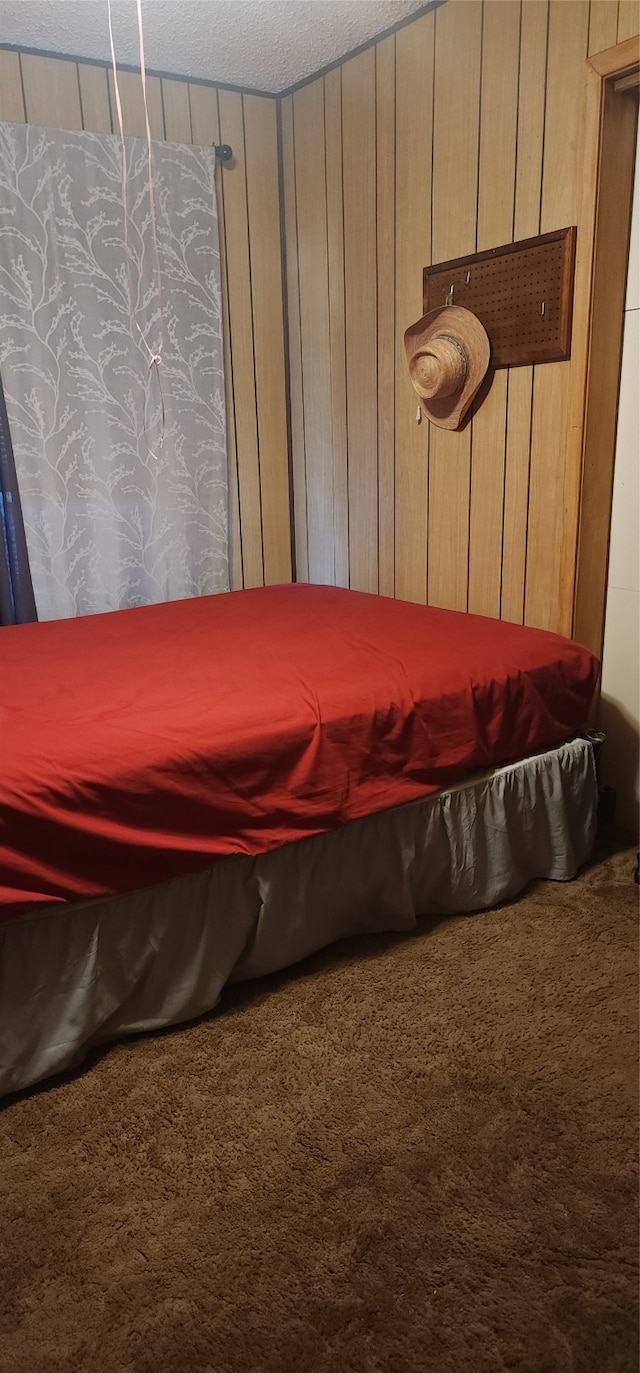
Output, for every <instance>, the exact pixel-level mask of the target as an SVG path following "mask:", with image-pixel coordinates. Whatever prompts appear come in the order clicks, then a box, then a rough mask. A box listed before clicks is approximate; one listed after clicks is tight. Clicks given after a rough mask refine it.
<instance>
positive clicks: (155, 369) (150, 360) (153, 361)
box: [107, 0, 165, 461]
mask: <svg viewBox="0 0 640 1373" xmlns="http://www.w3.org/2000/svg"><path fill="white" fill-rule="evenodd" d="M136 2H137V11H138V40H139V45H140V76H141V79H142V100H143V104H144V118H145V128H146V134H147V167H148V177H149V205H150V209H151V235H152V243H153V253H154V267H155V275H156V288H157V294H158V306H159V310H160V321H161V328H162V319H163V309H162V277H161V272H160V252H159V247H158V228H157V221H156V208H155V187H154V181H153V153H152V148H151V125H150V123H149V103H148V100H147V73H146V65H145V57H144V26H143V22H142V0H136ZM107 15H108V19H109V42H110V45H111V64H112V67H113V88H114V94H115V100H116V112H117V115H118V128H119V130H120V146H121V149H122V209H123V214H124V253H125V265H126V276H127V291H128V295H129V308H130V313H131V320H132V322H133V324H134V326H135V328H136V330H137V332H138V335H139V337H140V343H141V345H142V347H143V349H144V351H145V354H146V357H147V364H148V365H147V381H146V385H145V404H144V421H143V426H144V434H145V436H146V435H147V432H148V424H147V418H148V411H149V382H150V379H151V376H152V375H155V378H156V381H157V384H158V392H159V397H160V439H159V444H158V446H159V448H160V449H161V448H162V445H163V443H164V429H165V406H164V394H163V390H162V381H161V379H160V371H159V369H160V365H161V363H162V336H161V339H160V347H159V348H158V349H155V350H154V349H153V348H151V347H150V346H149V344H148V342H147V339H146V336H145V334H144V332H143V330H142V329H141V328H140V325H139V323H138V320H137V318H136V307H135V300H134V294H133V286H132V281H131V250H130V247H129V233H128V227H127V226H128V216H127V148H126V143H125V137H124V119H123V116H122V101H121V99H120V86H119V84H118V64H117V62H116V48H115V42H114V37H113V16H112V13H111V0H107ZM149 452H150V454H151V457H152V458H155V457H156V455H155V453H154V452H153V450H152V449H151V448H150V449H149ZM156 461H157V459H156Z"/></svg>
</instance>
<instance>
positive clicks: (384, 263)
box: [376, 37, 396, 596]
mask: <svg viewBox="0 0 640 1373" xmlns="http://www.w3.org/2000/svg"><path fill="white" fill-rule="evenodd" d="M395 52H396V47H395V38H393V37H390V38H383V39H382V42H380V43H377V44H376V157H377V173H376V180H377V196H376V206H377V217H378V222H377V250H378V263H377V276H378V582H379V590H380V594H381V595H383V596H393V592H394V583H395V490H394V487H395V432H394V430H395V328H396V318H395V291H394V286H395V271H394V259H395V218H394V186H395V87H396V79H395V77H396V72H395V68H396V59H395Z"/></svg>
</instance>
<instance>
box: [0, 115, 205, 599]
mask: <svg viewBox="0 0 640 1373" xmlns="http://www.w3.org/2000/svg"><path fill="white" fill-rule="evenodd" d="M126 148H127V169H128V182H127V220H126V240H127V242H128V252H125V219H124V212H123V206H122V155H121V145H120V140H119V138H114V137H103V136H99V135H96V134H88V133H71V132H65V131H58V130H51V129H39V128H35V127H33V126H30V125H14V124H0V368H1V369H2V376H3V379H4V387H5V395H6V402H7V411H8V416H9V424H10V428H11V434H12V438H13V449H14V454H15V465H16V470H17V476H18V485H19V489H20V496H21V501H22V509H23V515H24V527H25V533H26V541H27V547H28V552H29V561H30V565H31V573H32V578H33V587H34V592H35V600H36V606H37V610H38V616H39V618H40V619H55V618H64V617H67V616H73V615H83V614H90V613H95V612H98V611H106V610H115V609H119V608H121V607H125V606H135V605H141V604H148V603H152V602H156V601H163V600H177V599H181V598H183V597H187V596H196V595H204V594H208V593H211V592H217V591H223V590H227V589H228V586H229V580H228V555H227V464H226V435H225V415H224V385H223V370H222V310H221V289H220V258H219V249H218V231H217V213H216V203H215V183H214V166H215V157H214V152H213V149H208V148H193V147H187V146H184V147H183V146H177V145H173V144H168V143H160V142H154V143H153V185H154V190H155V196H154V199H155V217H156V222H157V235H154V232H153V218H152V214H151V202H150V195H149V172H148V160H147V159H148V150H147V146H146V143H145V142H143V140H142V139H127V140H126ZM156 243H157V251H156ZM141 335H143V336H144V340H143V338H142V337H141ZM150 353H151V354H153V355H156V356H159V357H160V359H161V361H160V363H159V365H157V366H156V365H152V366H149V356H150Z"/></svg>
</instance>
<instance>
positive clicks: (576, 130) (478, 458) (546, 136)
mask: <svg viewBox="0 0 640 1373" xmlns="http://www.w3.org/2000/svg"><path fill="white" fill-rule="evenodd" d="M637 28H638V7H637V4H636V3H635V0H633V3H632V2H631V0H620V3H618V0H571V3H568V2H567V0H447V3H446V4H444V5H442V6H441V7H440V8H438V9H437V10H435V11H433V12H431V13H429V14H426V15H423V16H421V17H420V18H418V19H417V20H416V21H415V22H414V23H412V24H410V25H409V26H408V27H406V28H403V29H401V30H399V31H398V32H397V33H396V34H394V35H391V36H389V37H386V38H383V39H382V40H380V41H379V42H378V43H377V44H376V45H375V46H373V47H371V48H369V49H367V50H366V51H364V52H362V53H360V54H358V55H357V56H355V57H353V58H352V59H350V60H348V61H345V62H344V63H343V64H342V65H341V66H340V67H339V68H336V69H335V70H333V71H331V72H330V73H328V74H327V75H324V76H322V77H319V78H318V79H317V80H316V81H314V82H312V83H311V84H309V85H306V86H304V87H302V88H301V89H299V90H298V91H296V92H295V93H293V94H292V95H291V96H288V97H286V98H285V99H284V100H283V102H282V130H283V174H284V185H285V220H286V253H287V282H288V307H289V338H290V352H291V415H292V442H293V489H294V518H295V544H296V556H297V567H298V576H300V577H302V578H304V577H308V578H309V579H310V580H311V581H328V582H334V581H335V582H337V583H338V584H342V585H351V586H352V587H355V588H358V589H362V590H367V591H380V592H382V593H384V594H388V595H396V596H400V597H406V598H408V599H411V600H415V601H428V602H430V603H431V604H434V605H439V606H445V607H451V608H454V609H460V610H466V609H468V610H470V611H473V612H477V613H480V614H484V615H491V616H502V617H503V618H505V619H508V620H512V621H515V622H525V623H527V624H530V625H537V626H541V627H543V628H549V629H553V630H556V631H559V632H561V633H566V634H570V633H571V631H572V617H573V604H574V589H575V576H576V550H577V539H578V518H579V503H580V465H581V445H580V438H581V425H582V421H583V417H584V371H585V360H586V329H585V328H584V327H583V322H584V321H583V319H582V318H581V315H582V316H586V312H587V302H588V297H589V289H590V286H589V283H590V262H591V258H590V247H591V241H590V239H589V234H590V232H591V229H592V221H593V207H590V206H589V205H588V204H587V203H586V202H585V197H584V196H583V194H582V188H583V178H584V168H585V163H590V161H593V156H594V150H593V148H590V147H586V146H585V123H584V117H583V115H584V87H585V68H586V59H587V56H588V54H589V53H592V52H596V51H600V50H601V49H603V48H605V47H608V46H610V45H612V44H615V43H616V42H618V41H621V40H622V39H624V38H626V37H628V36H629V35H630V34H632V33H635V32H637ZM589 136H590V137H591V136H592V135H589ZM569 224H577V225H578V261H577V270H576V297H575V301H576V307H575V308H576V315H575V325H574V349H573V355H572V358H571V361H570V362H560V363H546V364H544V365H540V366H536V367H521V368H513V369H509V370H503V371H499V372H497V373H496V374H495V376H494V378H493V383H492V386H491V389H490V392H489V394H488V397H487V399H486V400H485V401H484V403H483V405H482V406H481V408H480V409H479V410H478V412H477V414H476V415H475V417H474V419H473V421H472V423H471V424H470V425H468V426H467V428H466V429H464V430H463V431H461V432H460V433H451V432H449V431H445V430H442V429H438V428H437V427H435V426H431V425H429V424H427V423H426V422H423V423H421V424H418V423H417V421H416V412H417V400H416V396H415V393H414V392H413V389H412V387H411V384H410V382H409V379H408V374H407V368H406V362H405V354H404V347H403V334H404V331H405V329H406V328H407V326H408V325H409V324H411V323H412V322H413V321H414V320H415V319H417V318H418V317H419V316H420V315H421V314H422V269H423V267H424V266H425V265H426V264H428V263H431V262H438V261H443V260H446V259H448V258H453V257H457V256H459V255H462V254H466V253H472V252H474V251H476V250H480V249H483V248H489V247H493V246H497V245H499V244H501V243H506V242H510V241H514V240H517V239H520V238H526V237H529V236H530V235H535V234H538V233H545V232H547V231H549V230H552V229H557V228H563V227H564V226H566V225H569ZM582 231H584V232H582ZM581 405H582V410H580V406H581Z"/></svg>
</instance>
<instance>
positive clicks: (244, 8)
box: [0, 0, 424, 92]
mask: <svg viewBox="0 0 640 1373" xmlns="http://www.w3.org/2000/svg"><path fill="white" fill-rule="evenodd" d="M111 4H112V13H113V27H114V35H115V42H116V55H117V58H118V60H119V61H120V62H122V63H125V64H130V65H138V63H139V49H138V36H137V32H138V31H137V21H136V12H137V11H136V0H111ZM423 4H424V0H143V6H142V10H143V18H144V34H145V57H146V63H147V66H148V67H149V68H151V69H155V70H156V71H165V72H175V73H176V74H178V75H181V76H199V77H203V78H205V79H206V80H209V81H220V82H226V83H228V84H231V85H239V86H250V87H252V88H253V89H256V90H263V91H273V92H277V91H281V90H283V89H285V88H286V87H287V86H291V85H293V84H294V82H296V81H301V80H302V79H303V78H304V77H306V76H311V75H312V74H313V73H314V72H316V71H318V70H319V69H320V68H321V67H324V66H326V65H327V64H328V63H329V62H333V61H335V59H336V58H338V57H342V56H344V54H345V53H346V52H349V51H350V50H351V49H352V48H356V47H358V46H359V45H360V44H361V43H365V42H367V40H368V39H370V38H373V37H374V36H375V35H376V34H378V33H380V32H381V31H382V30H384V29H385V28H388V27H390V26H391V25H392V24H397V23H398V22H399V21H400V20H402V19H406V18H407V16H408V15H410V14H412V13H413V12H414V11H415V10H418V9H421V8H422V6H423ZM2 43H11V44H17V45H18V46H20V47H25V48H38V49H40V50H42V51H46V52H56V53H67V54H72V55H73V56H76V57H94V58H99V59H102V60H104V61H107V60H108V59H109V57H110V49H109V30H108V24H107V0H0V44H2Z"/></svg>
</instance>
